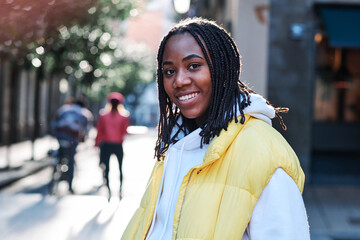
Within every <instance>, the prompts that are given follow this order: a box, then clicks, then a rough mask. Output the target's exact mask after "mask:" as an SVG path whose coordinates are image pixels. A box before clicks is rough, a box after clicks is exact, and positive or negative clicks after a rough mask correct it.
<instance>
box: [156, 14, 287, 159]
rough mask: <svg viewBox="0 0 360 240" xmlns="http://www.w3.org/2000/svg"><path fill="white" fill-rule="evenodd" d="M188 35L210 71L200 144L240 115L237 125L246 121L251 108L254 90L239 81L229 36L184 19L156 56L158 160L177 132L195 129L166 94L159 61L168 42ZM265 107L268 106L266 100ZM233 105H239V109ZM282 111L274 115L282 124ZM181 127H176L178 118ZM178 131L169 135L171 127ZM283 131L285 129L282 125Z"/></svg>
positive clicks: (234, 48)
mask: <svg viewBox="0 0 360 240" xmlns="http://www.w3.org/2000/svg"><path fill="white" fill-rule="evenodd" d="M185 32H187V33H190V34H191V35H192V36H193V37H194V39H195V40H196V41H197V43H198V44H199V46H200V48H201V50H202V52H203V54H204V56H205V59H206V61H207V64H208V66H209V69H210V76H211V82H212V95H211V99H210V104H209V108H208V111H207V115H208V117H207V120H206V121H205V123H204V124H203V125H202V126H201V128H202V130H201V132H200V135H201V137H202V140H201V144H203V143H205V144H208V143H209V142H210V141H211V139H212V138H214V137H215V136H217V135H219V134H220V132H221V130H223V129H225V130H227V126H228V124H229V122H231V121H232V120H233V119H235V122H238V119H237V117H238V116H240V123H241V124H243V123H244V122H245V115H244V111H243V110H244V108H245V107H247V106H248V105H250V93H254V91H253V90H252V89H251V88H249V87H248V86H247V85H246V84H245V83H243V82H241V81H240V78H239V77H240V70H241V58H240V54H239V51H238V49H237V46H236V44H235V42H234V40H233V39H232V38H231V36H230V35H229V34H228V33H227V32H226V31H225V30H224V29H222V28H221V27H219V26H217V25H216V24H215V23H214V22H211V21H208V20H204V19H201V18H193V19H186V20H184V21H182V22H180V23H179V24H177V25H176V26H175V27H173V28H172V29H171V30H170V31H169V33H168V34H167V35H166V36H165V37H164V38H163V40H162V41H161V43H160V47H159V50H158V55H157V64H158V67H157V83H158V92H159V107H160V120H159V124H158V139H157V141H156V147H155V156H156V157H157V159H158V160H160V159H161V157H162V156H163V155H164V153H165V152H166V150H167V149H168V147H169V145H170V144H172V143H175V142H176V141H177V136H178V134H179V133H180V132H183V133H184V134H185V135H187V134H188V133H190V132H192V131H193V130H195V129H196V128H197V126H196V123H195V120H194V119H188V118H186V117H185V116H183V115H181V112H180V111H179V109H178V108H177V107H175V106H174V104H173V103H172V102H171V100H170V98H169V96H168V95H167V94H166V92H165V88H164V82H163V73H162V61H163V59H162V58H163V55H164V50H165V45H166V43H167V41H168V40H169V39H170V38H171V37H172V36H174V35H176V34H183V33H185ZM267 103H268V104H270V103H269V102H268V101H267ZM235 106H239V111H240V112H238V108H237V107H235ZM283 110H284V108H275V111H276V116H277V117H278V118H279V120H280V123H281V125H282V126H283V128H284V126H285V124H283V121H282V118H281V116H280V115H279V112H284V111H283ZM180 116H181V118H182V123H181V125H177V124H178V123H177V121H178V119H179V117H180ZM175 126H177V127H178V131H177V132H176V133H174V134H173V136H171V134H172V131H173V129H174V127H175ZM285 128H286V126H285Z"/></svg>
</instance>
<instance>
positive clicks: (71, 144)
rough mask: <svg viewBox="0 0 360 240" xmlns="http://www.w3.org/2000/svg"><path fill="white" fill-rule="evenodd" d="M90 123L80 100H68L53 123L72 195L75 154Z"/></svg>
mask: <svg viewBox="0 0 360 240" xmlns="http://www.w3.org/2000/svg"><path fill="white" fill-rule="evenodd" d="M91 121H92V114H91V112H90V111H89V110H88V109H87V108H86V107H85V104H84V102H83V101H82V100H80V99H75V98H72V97H71V98H68V99H67V100H66V102H65V104H64V105H63V106H61V107H60V108H59V109H58V111H57V112H56V116H55V121H54V123H53V124H54V126H53V127H54V131H55V137H56V138H57V140H58V142H59V145H60V148H63V149H66V151H65V152H66V153H67V157H68V161H69V162H68V172H67V181H68V183H69V192H70V193H74V190H73V187H72V182H73V178H74V166H75V159H74V157H75V153H76V147H77V146H78V144H79V142H82V141H85V137H86V136H87V134H88V131H89V128H90V126H89V125H90V122H91Z"/></svg>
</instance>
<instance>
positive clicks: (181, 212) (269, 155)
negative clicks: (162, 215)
mask: <svg viewBox="0 0 360 240" xmlns="http://www.w3.org/2000/svg"><path fill="white" fill-rule="evenodd" d="M277 168H282V169H284V170H285V171H286V172H287V174H289V175H290V176H291V177H292V179H293V180H294V181H295V183H296V184H297V186H298V188H299V190H300V192H302V190H303V185H304V180H305V176H304V173H303V171H302V169H301V167H300V164H299V161H298V159H297V157H296V155H295V153H294V151H293V150H292V148H291V147H290V146H289V144H288V143H287V142H286V140H285V139H284V138H283V137H282V136H281V135H280V134H279V133H278V132H277V131H276V130H275V129H273V128H272V127H271V126H269V125H268V124H267V123H265V122H263V121H262V120H258V119H256V118H253V117H249V116H247V115H246V122H245V123H244V124H239V123H235V122H234V121H233V122H232V123H230V124H229V126H228V130H227V131H222V132H221V134H220V136H218V137H215V138H214V139H213V140H212V141H211V143H210V145H209V147H208V149H207V151H206V153H205V157H204V162H203V163H202V164H201V165H198V166H196V167H194V168H192V169H191V170H190V171H189V173H188V174H187V175H186V176H185V177H184V179H183V182H182V184H181V187H180V192H179V197H178V200H177V205H176V207H175V216H174V224H173V236H172V239H186V240H189V239H194V240H195V239H209V240H210V239H218V240H225V239H230V240H232V239H241V237H242V236H243V234H244V231H245V229H246V227H247V225H248V223H249V221H250V218H251V214H252V211H253V209H254V206H255V204H256V202H257V200H258V198H259V197H260V194H261V192H262V190H263V188H264V187H265V186H266V185H267V183H268V182H269V180H270V178H271V177H272V175H273V173H274V172H275V170H276V169H277ZM162 172H163V162H157V163H156V164H155V167H154V169H153V172H152V175H151V178H150V180H149V183H148V186H147V188H146V192H145V194H144V196H143V199H142V200H141V204H140V207H139V208H138V209H137V210H136V212H135V214H134V216H133V217H132V219H131V221H130V223H129V225H128V226H127V228H126V230H125V232H124V234H123V236H122V238H121V239H124V240H130V239H145V237H146V234H147V232H148V230H149V227H150V225H151V221H152V217H153V214H154V209H155V205H156V200H157V196H158V193H159V188H160V182H161V176H162Z"/></svg>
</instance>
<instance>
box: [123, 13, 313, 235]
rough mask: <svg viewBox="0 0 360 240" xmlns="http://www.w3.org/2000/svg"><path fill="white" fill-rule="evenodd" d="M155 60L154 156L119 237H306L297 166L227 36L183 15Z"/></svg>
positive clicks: (272, 111)
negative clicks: (242, 78) (242, 77)
mask: <svg viewBox="0 0 360 240" xmlns="http://www.w3.org/2000/svg"><path fill="white" fill-rule="evenodd" d="M157 60H158V70H157V78H158V79H157V80H158V92H159V103H160V121H159V125H158V140H157V143H156V148H155V155H156V156H157V159H158V161H157V162H156V164H155V167H154V169H153V172H152V175H151V177H150V180H149V182H148V185H147V189H146V192H145V194H144V196H143V199H142V201H141V204H140V207H139V208H138V209H137V211H136V212H135V214H134V216H133V218H132V219H131V221H130V223H129V225H128V227H127V228H126V230H125V232H124V234H123V237H122V239H148V240H159V239H219V240H220V239H221V240H223V239H231V240H232V239H252V240H257V239H261V240H262V239H267V240H269V239H270V240H271V239H276V240H279V239H292V240H294V239H299V240H300V239H301V240H304V239H310V237H309V229H308V223H307V216H306V211H305V207H304V203H303V199H302V196H301V192H302V190H303V185H304V179H305V177H304V173H303V171H302V169H301V167H300V164H299V161H298V159H297V157H296V155H295V153H294V151H293V150H292V149H291V147H290V146H289V144H288V143H287V142H286V141H285V139H284V138H283V137H282V136H281V135H280V134H279V133H278V132H277V131H276V130H275V129H273V128H272V127H271V119H272V118H274V117H275V116H276V115H277V116H279V115H278V112H279V111H280V110H279V109H274V108H273V107H272V106H271V105H269V104H268V102H267V101H266V100H265V99H264V98H263V97H261V96H260V95H257V94H255V93H254V92H253V91H252V90H251V89H250V88H248V87H247V86H246V85H245V84H244V83H243V82H241V81H240V80H239V75H240V65H241V63H240V55H239V52H238V50H237V47H236V45H235V43H234V41H233V40H232V38H231V37H230V35H229V34H228V33H227V32H226V31H225V30H224V29H222V28H221V27H219V26H218V25H216V24H215V23H214V22H211V21H207V20H204V19H199V18H194V19H187V20H184V21H183V22H180V23H179V24H178V25H176V26H175V27H173V28H172V29H171V30H170V32H169V33H168V34H167V35H166V36H165V37H164V39H163V40H162V42H161V44H160V47H159V52H158V58H157ZM279 119H280V122H281V123H282V120H281V117H279Z"/></svg>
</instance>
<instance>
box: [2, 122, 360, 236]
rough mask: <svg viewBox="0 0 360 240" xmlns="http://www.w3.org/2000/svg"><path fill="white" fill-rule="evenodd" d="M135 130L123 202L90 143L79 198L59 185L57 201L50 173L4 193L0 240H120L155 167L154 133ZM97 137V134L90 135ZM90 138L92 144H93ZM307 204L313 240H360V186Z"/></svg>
mask: <svg viewBox="0 0 360 240" xmlns="http://www.w3.org/2000/svg"><path fill="white" fill-rule="evenodd" d="M144 130H145V129H143V128H133V130H132V131H134V134H131V135H129V136H128V137H127V139H126V141H125V143H124V152H125V156H124V162H123V172H124V183H123V198H122V199H121V201H119V198H118V189H119V180H118V178H119V173H118V166H117V161H116V160H115V158H112V159H111V169H112V171H111V172H110V178H111V180H110V185H111V188H112V190H113V197H112V198H111V199H110V201H109V202H108V200H107V192H106V189H105V188H104V187H101V185H102V177H101V171H100V169H99V167H98V154H99V153H98V151H97V149H95V148H93V147H92V146H93V141H92V140H90V141H88V142H86V143H84V144H81V145H79V148H78V155H77V156H76V158H77V167H76V172H75V178H74V190H75V195H69V194H68V192H67V191H66V188H67V185H66V183H63V184H62V185H60V190H59V196H58V197H55V196H47V195H46V191H47V188H46V187H47V183H48V182H49V179H50V176H51V169H50V168H45V169H43V170H42V171H40V172H37V173H35V174H32V175H31V176H29V177H26V178H24V179H22V180H19V181H17V182H16V183H15V184H12V185H11V186H9V187H7V188H5V189H2V190H1V193H0V239H7V240H23V239H27V240H49V239H51V240H82V239H84V240H85V239H86V240H92V239H94V240H99V239H101V240H107V239H109V240H110V239H119V237H120V236H121V234H122V232H123V231H124V228H125V227H126V224H127V223H128V221H129V219H130V217H131V216H132V214H133V212H134V211H135V209H136V207H137V206H138V204H139V201H140V198H141V196H142V194H143V191H144V188H145V185H146V182H147V179H148V177H149V175H150V172H151V170H152V167H153V163H154V160H153V159H152V157H153V154H154V151H153V149H154V144H155V139H156V132H155V131H154V130H153V129H150V130H148V131H147V132H144ZM92 134H94V133H92ZM93 137H94V136H92V137H91V138H90V139H92V138H93ZM303 196H304V201H305V205H306V209H307V212H308V216H309V224H310V229H311V236H312V238H311V239H313V240H359V239H360V187H359V186H356V185H354V186H350V185H329V186H327V185H317V186H314V185H312V186H309V185H307V186H306V187H305V192H304V195H303Z"/></svg>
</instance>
